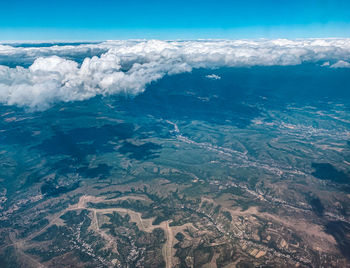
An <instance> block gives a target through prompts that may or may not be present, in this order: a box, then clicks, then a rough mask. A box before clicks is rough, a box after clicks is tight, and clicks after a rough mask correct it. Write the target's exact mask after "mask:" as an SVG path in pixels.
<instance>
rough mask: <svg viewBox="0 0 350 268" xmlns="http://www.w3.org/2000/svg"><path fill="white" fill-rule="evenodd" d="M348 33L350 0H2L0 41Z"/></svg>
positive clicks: (342, 34) (329, 35)
mask: <svg viewBox="0 0 350 268" xmlns="http://www.w3.org/2000/svg"><path fill="white" fill-rule="evenodd" d="M278 37H282V38H304V37H350V1H349V0H338V1H337V0H318V1H316V0H304V1H301V0H293V1H292V0H264V1H262V0H245V1H243V0H238V1H234V0H231V1H226V0H224V1H222V0H221V1H218V0H217V1H208V0H201V1H199V0H187V1H184V0H177V1H166V0H163V1H158V0H149V1H140V0H135V1H131V0H129V1H128V0H124V1H120V0H115V1H112V0H100V1H92V0H70V1H68V0H60V1H49V0H45V1H44V0H36V1H24V0H22V1H19V0H11V1H10V0H2V1H1V7H0V40H105V39H125V38H159V39H195V38H278Z"/></svg>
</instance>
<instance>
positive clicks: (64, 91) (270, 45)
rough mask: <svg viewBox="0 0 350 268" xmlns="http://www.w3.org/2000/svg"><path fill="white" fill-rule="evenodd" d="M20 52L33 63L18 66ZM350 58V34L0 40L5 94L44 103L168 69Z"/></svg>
mask: <svg viewBox="0 0 350 268" xmlns="http://www.w3.org/2000/svg"><path fill="white" fill-rule="evenodd" d="M4 59H6V60H5V61H4ZM19 59H26V61H27V62H28V61H29V62H30V64H28V65H27V66H26V65H25V64H23V65H22V67H21V66H17V67H13V65H14V64H13V63H14V62H18V61H19ZM349 60H350V39H306V40H284V39H280V40H256V41H254V40H205V41H158V40H149V41H146V40H133V41H108V42H103V43H99V44H83V45H78V46H71V45H67V46H51V47H37V46H36V47H25V48H23V47H15V46H9V45H1V44H0V62H3V63H2V64H3V65H0V102H1V103H4V104H8V105H17V106H24V107H29V108H32V109H39V110H42V109H46V108H48V107H50V105H52V104H53V103H55V102H60V101H63V102H68V101H76V100H84V99H88V98H91V97H94V96H96V95H108V94H118V93H120V92H125V93H127V94H131V95H134V94H138V93H140V92H142V91H144V90H145V87H146V86H147V85H148V84H149V83H151V82H153V81H156V80H158V79H160V78H162V77H164V76H165V75H167V74H168V75H172V74H176V73H182V72H190V71H191V70H192V69H193V68H217V67H224V66H227V67H236V66H237V67H238V66H239V67H245V66H247V67H248V66H256V65H261V66H272V65H297V64H301V63H304V62H315V63H316V62H325V61H333V62H334V61H337V63H336V64H334V65H332V66H331V67H332V68H337V67H347V66H346V65H347V64H349V63H348V62H347V61H349ZM4 62H7V63H8V64H4ZM11 63H12V64H11ZM19 65H20V64H19ZM23 66H24V67H23ZM208 78H211V79H216V78H217V77H216V76H215V75H211V76H210V77H208Z"/></svg>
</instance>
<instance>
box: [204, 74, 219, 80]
mask: <svg viewBox="0 0 350 268" xmlns="http://www.w3.org/2000/svg"><path fill="white" fill-rule="evenodd" d="M205 77H206V78H208V79H212V80H219V79H221V77H220V76H218V75H216V74H208V75H206V76H205Z"/></svg>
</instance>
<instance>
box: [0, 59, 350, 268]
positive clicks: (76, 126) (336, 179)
mask: <svg viewBox="0 0 350 268" xmlns="http://www.w3.org/2000/svg"><path fill="white" fill-rule="evenodd" d="M212 73H215V75H217V76H218V77H220V79H212V78H211V77H210V76H209V78H208V75H211V74H212ZM349 89H350V69H325V68H323V67H320V66H318V65H307V64H305V65H299V66H278V67H276V66H272V67H252V68H219V69H215V70H212V69H203V68H202V69H195V70H193V71H192V72H191V73H185V74H176V75H169V76H165V77H164V78H163V79H161V80H158V81H156V82H153V83H151V84H150V85H149V86H148V87H147V89H146V91H144V92H143V93H141V94H139V95H137V96H134V97H130V96H128V95H125V96H124V95H117V96H115V95H114V96H104V97H101V96H97V97H94V98H91V99H89V100H84V101H81V102H66V103H57V104H55V105H53V107H50V108H49V109H47V110H45V111H28V110H26V109H25V108H19V107H16V106H11V105H1V106H0V267H63V266H65V267H208V268H209V267H350V250H349V249H350V91H349Z"/></svg>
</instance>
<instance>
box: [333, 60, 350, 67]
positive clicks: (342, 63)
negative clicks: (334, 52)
mask: <svg viewBox="0 0 350 268" xmlns="http://www.w3.org/2000/svg"><path fill="white" fill-rule="evenodd" d="M330 68H350V63H348V62H346V61H343V60H340V61H338V62H337V63H334V64H333V65H331V67H330Z"/></svg>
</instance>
